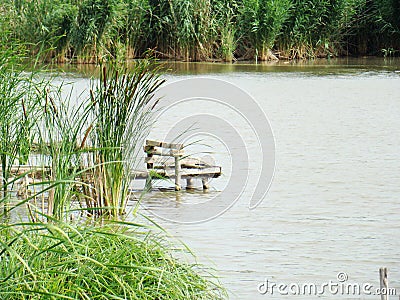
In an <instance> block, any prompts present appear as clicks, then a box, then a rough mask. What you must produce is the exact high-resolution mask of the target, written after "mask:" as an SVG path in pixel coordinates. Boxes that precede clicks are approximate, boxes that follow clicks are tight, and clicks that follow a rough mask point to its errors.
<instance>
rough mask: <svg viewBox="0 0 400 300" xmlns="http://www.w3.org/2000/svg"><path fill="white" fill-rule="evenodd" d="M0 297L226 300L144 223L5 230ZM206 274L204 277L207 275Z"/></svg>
mask: <svg viewBox="0 0 400 300" xmlns="http://www.w3.org/2000/svg"><path fill="white" fill-rule="evenodd" d="M0 234H1V236H2V239H1V240H0V278H1V281H0V298H1V299H4V300H12V299H221V298H223V297H224V296H225V292H224V290H223V289H222V288H220V286H219V285H218V284H217V283H216V281H215V280H216V279H215V278H213V277H208V278H207V277H204V276H210V275H207V274H205V273H204V270H203V271H202V270H201V268H200V267H199V266H198V265H196V264H188V263H182V262H178V261H177V260H176V259H175V258H174V257H173V255H172V251H171V247H172V245H170V244H168V243H167V242H166V240H165V239H164V238H162V237H160V235H159V234H155V233H152V232H151V231H149V230H148V229H146V228H145V227H143V226H142V225H138V224H133V223H124V224H120V223H114V224H108V225H104V226H90V225H89V226H78V225H71V224H66V223H62V222H57V221H55V220H54V221H53V222H52V223H48V224H35V223H25V224H23V225H18V224H16V225H1V226H0ZM200 274H201V275H203V276H201V275H200Z"/></svg>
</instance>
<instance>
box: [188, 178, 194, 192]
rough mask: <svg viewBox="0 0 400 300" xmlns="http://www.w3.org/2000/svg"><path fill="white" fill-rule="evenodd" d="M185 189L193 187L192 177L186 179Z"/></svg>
mask: <svg viewBox="0 0 400 300" xmlns="http://www.w3.org/2000/svg"><path fill="white" fill-rule="evenodd" d="M186 189H187V190H191V189H194V185H193V178H188V179H186Z"/></svg>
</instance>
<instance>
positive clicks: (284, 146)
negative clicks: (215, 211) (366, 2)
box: [67, 59, 400, 299]
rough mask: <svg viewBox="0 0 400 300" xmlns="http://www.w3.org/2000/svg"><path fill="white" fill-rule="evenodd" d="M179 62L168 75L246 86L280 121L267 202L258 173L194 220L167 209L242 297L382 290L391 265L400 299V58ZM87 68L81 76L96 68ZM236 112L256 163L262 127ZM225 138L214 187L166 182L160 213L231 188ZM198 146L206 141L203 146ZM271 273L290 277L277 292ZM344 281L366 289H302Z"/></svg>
mask: <svg viewBox="0 0 400 300" xmlns="http://www.w3.org/2000/svg"><path fill="white" fill-rule="evenodd" d="M170 68H171V71H170V72H169V73H167V74H166V75H165V78H166V79H167V80H168V81H169V82H173V81H177V80H179V79H183V78H192V77H198V76H202V77H207V78H217V79H223V80H225V81H228V82H230V83H232V84H234V85H236V86H238V87H240V88H242V89H244V90H245V91H247V92H248V93H249V94H251V95H252V96H253V97H254V99H255V100H256V101H257V102H258V103H259V105H260V106H261V107H262V109H263V110H264V112H265V114H266V116H267V117H268V120H269V122H270V125H271V127H272V130H273V132H274V137H275V143H276V154H275V155H276V169H275V176H274V178H273V181H272V184H271V187H270V190H269V192H268V194H267V195H266V197H265V198H264V199H263V202H262V203H261V204H260V205H259V206H258V207H257V208H256V209H254V210H249V209H248V203H249V198H250V197H251V191H252V189H253V186H252V182H251V181H250V182H249V184H248V189H246V190H245V191H244V193H243V194H242V195H241V197H240V198H239V199H238V201H237V202H236V203H235V204H234V205H233V206H232V207H231V208H230V209H229V210H228V211H226V212H225V213H224V214H223V215H221V216H219V217H217V218H215V219H213V220H211V221H208V222H202V223H199V224H195V225H183V224H176V223H171V222H168V221H165V220H163V219H160V218H156V221H157V222H158V223H160V224H161V225H162V226H164V227H165V228H167V230H168V231H169V232H170V233H171V234H172V235H173V236H175V237H177V238H179V239H181V240H182V241H184V242H185V243H186V244H187V245H188V246H189V247H190V248H191V249H192V250H193V251H194V252H195V253H196V255H197V257H198V260H199V262H201V263H205V264H207V265H211V266H212V267H214V268H215V269H216V270H217V274H218V275H219V276H220V278H221V281H222V283H223V284H224V286H225V287H226V288H227V289H228V290H229V292H230V298H231V299H268V298H275V299H292V298H293V299H317V298H323V299H379V296H377V295H374V296H372V295H367V293H363V290H362V289H363V285H365V284H368V283H369V284H370V285H371V286H372V287H370V288H368V287H367V288H366V289H367V290H368V291H369V292H370V293H371V294H373V293H375V289H376V288H377V287H379V274H378V270H379V268H380V267H384V266H385V267H388V270H389V271H388V272H389V287H392V288H396V289H397V296H391V297H390V299H399V294H400V134H399V130H400V61H399V60H393V59H392V60H383V59H358V60H332V61H328V62H326V61H315V62H308V63H297V64H292V63H284V62H280V63H278V64H267V65H247V64H234V65H223V64H196V63H192V64H186V63H176V64H170ZM76 72H77V74H78V75H77V77H79V76H81V75H79V74H82V73H81V72H84V73H85V72H86V71H85V70H78V71H76ZM67 77H68V75H67ZM75 79H76V78H75ZM78 81H79V80H78ZM193 109H195V110H197V111H198V110H202V108H201V106H200V107H197V108H196V107H195V108H193V107H191V108H190V107H187V108H185V107H184V106H183V107H182V108H180V109H179V110H175V111H172V112H171V116H172V117H173V118H171V117H168V118H164V119H163V118H161V119H160V120H159V122H158V123H156V125H155V127H154V128H153V130H152V132H151V137H152V138H154V139H158V138H161V136H162V134H163V133H165V131H166V130H167V129H168V127H169V126H170V123H171V122H176V121H177V120H180V119H183V118H186V117H187V116H188V115H190V114H192V113H193V112H192V110H193ZM231 113H232V112H229V111H223V110H221V111H220V114H221V116H223V118H224V119H226V120H230V121H231V122H232V124H233V126H237V127H238V128H239V129H241V132H240V135H241V136H244V137H245V140H246V143H247V145H248V151H249V159H250V162H251V164H250V165H252V164H256V163H257V161H259V157H257V149H256V146H257V145H256V143H252V137H251V132H250V129H249V134H248V136H247V134H246V130H247V129H246V126H241V123H240V120H237V121H236V119H235V115H234V114H233V113H232V115H231ZM235 122H236V123H235ZM235 124H236V125H235ZM204 142H205V143H209V144H212V143H213V142H212V141H211V140H210V141H207V140H206V139H205V141H204ZM218 145H219V144H218V143H216V144H215V145H211V146H212V147H211V149H212V151H211V155H212V157H213V159H214V160H215V163H216V164H217V165H221V166H222V170H223V173H224V175H223V176H221V177H220V178H218V179H214V180H213V181H212V182H211V185H212V188H211V190H210V191H209V192H208V193H203V192H202V191H201V190H200V189H199V190H198V191H194V192H185V191H183V192H180V193H179V194H176V193H175V192H173V191H170V190H164V189H161V188H160V189H158V188H157V184H156V185H155V189H154V190H153V191H152V192H151V193H149V194H148V195H147V196H146V199H145V200H144V202H143V211H147V212H150V213H155V214H157V215H158V214H160V212H162V211H163V210H168V211H169V213H170V214H171V213H172V214H176V215H177V216H178V215H179V214H180V213H181V212H180V210H179V207H180V205H181V204H182V203H192V202H196V201H197V202H198V201H207V199H210V198H212V197H213V195H214V194H215V193H220V192H221V191H222V190H223V189H224V187H225V185H226V183H227V182H228V181H229V176H230V170H231V165H230V163H231V161H230V158H229V155H228V154H227V151H226V149H224V147H220V146H218ZM193 151H194V152H196V151H198V152H201V151H202V149H201V146H198V148H196V146H194V147H193ZM264 155H268V154H266V153H264ZM164 185H165V184H164V183H160V185H159V186H160V187H162V186H164ZM339 273H340V274H339ZM337 276H339V277H340V278H339V279H338V277H337ZM266 280H268V284H269V287H271V285H273V284H275V285H276V286H278V285H280V284H283V285H287V287H286V288H284V287H283V286H281V291H278V289H277V287H275V289H273V290H271V289H269V290H268V291H265V287H266V284H264V285H260V284H261V283H264V282H265V281H266ZM340 280H341V282H342V286H345V285H346V284H359V285H360V287H361V291H360V295H353V294H352V293H350V294H348V293H347V294H346V292H344V293H341V291H340V289H339V291H337V292H335V291H336V290H337V289H336V290H335V287H334V286H333V287H332V289H331V291H330V290H329V288H328V287H326V288H325V291H324V293H321V295H314V293H313V292H312V293H311V295H309V294H307V295H293V294H294V293H296V289H297V287H298V288H299V289H300V290H301V289H302V285H304V284H307V283H309V284H315V285H316V287H317V288H318V292H320V291H321V290H322V286H323V285H324V284H325V283H326V284H328V283H329V282H330V281H331V282H333V283H339V282H340ZM339 287H340V284H339ZM260 288H261V289H262V290H261V291H262V292H266V293H265V294H264V295H263V294H261V293H260V292H259V291H258V289H260ZM285 293H287V294H288V295H282V294H285ZM271 294H272V295H271Z"/></svg>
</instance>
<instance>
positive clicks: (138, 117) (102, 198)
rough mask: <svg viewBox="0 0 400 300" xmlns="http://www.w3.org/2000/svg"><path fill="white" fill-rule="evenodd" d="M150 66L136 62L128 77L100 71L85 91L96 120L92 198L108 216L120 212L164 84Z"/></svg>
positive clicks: (125, 74) (124, 205) (126, 73)
mask: <svg viewBox="0 0 400 300" xmlns="http://www.w3.org/2000/svg"><path fill="white" fill-rule="evenodd" d="M151 68H152V66H151V64H150V63H149V62H148V61H141V62H138V63H137V64H136V67H135V69H134V71H133V72H132V73H128V72H126V71H125V72H124V73H123V72H122V73H121V72H119V71H118V69H117V68H111V69H108V70H107V69H106V68H103V70H102V73H101V77H100V80H99V82H98V84H97V86H96V88H95V89H94V90H91V92H90V95H91V101H92V106H91V109H92V114H93V119H94V120H95V125H94V131H93V135H92V136H91V138H92V143H93V147H94V148H95V149H98V150H97V151H94V152H93V154H94V158H93V161H94V163H95V165H96V167H95V169H94V174H93V176H94V178H95V180H94V185H95V189H94V190H95V195H94V196H93V198H94V202H95V204H96V206H100V207H107V208H108V212H109V214H111V215H113V216H118V215H121V214H123V213H124V212H125V208H126V205H127V201H128V199H129V198H128V190H129V185H130V182H131V179H132V168H133V167H134V166H135V165H134V164H135V162H137V161H135V158H136V156H137V155H138V153H139V151H140V149H141V147H142V145H143V142H144V139H145V137H146V136H147V133H148V129H149V125H150V124H149V121H150V114H151V110H152V109H153V105H154V102H151V100H152V98H153V96H154V92H155V91H156V89H157V88H158V87H159V86H160V85H161V84H162V82H163V81H162V80H161V79H159V77H158V75H157V74H156V73H155V72H154V71H153V70H151Z"/></svg>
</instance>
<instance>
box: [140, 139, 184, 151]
mask: <svg viewBox="0 0 400 300" xmlns="http://www.w3.org/2000/svg"><path fill="white" fill-rule="evenodd" d="M146 146H152V147H161V148H168V149H176V150H181V149H182V148H183V144H173V143H165V142H160V141H152V140H146Z"/></svg>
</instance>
